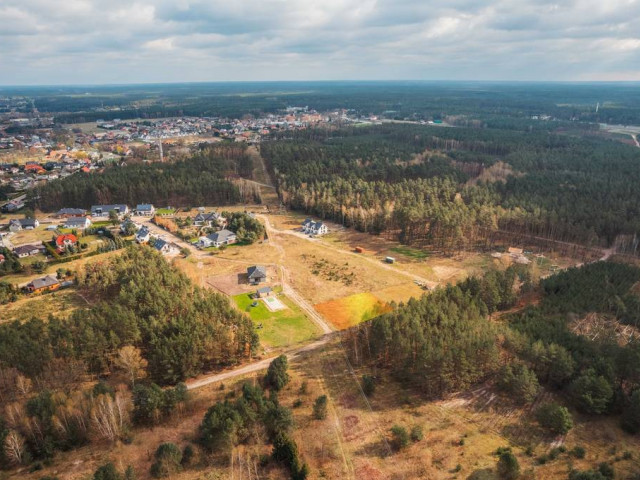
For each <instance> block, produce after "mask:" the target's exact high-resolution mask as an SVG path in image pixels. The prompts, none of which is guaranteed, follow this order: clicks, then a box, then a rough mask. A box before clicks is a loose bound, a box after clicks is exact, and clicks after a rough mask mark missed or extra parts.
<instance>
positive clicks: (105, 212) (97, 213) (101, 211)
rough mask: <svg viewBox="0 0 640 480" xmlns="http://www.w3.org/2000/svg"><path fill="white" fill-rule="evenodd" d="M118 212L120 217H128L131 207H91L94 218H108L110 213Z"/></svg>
mask: <svg viewBox="0 0 640 480" xmlns="http://www.w3.org/2000/svg"><path fill="white" fill-rule="evenodd" d="M112 211H113V212H116V213H117V214H118V216H119V217H120V216H122V215H127V214H128V213H129V207H127V206H126V205H93V206H92V207H91V216H92V217H108V216H109V213H110V212H112Z"/></svg>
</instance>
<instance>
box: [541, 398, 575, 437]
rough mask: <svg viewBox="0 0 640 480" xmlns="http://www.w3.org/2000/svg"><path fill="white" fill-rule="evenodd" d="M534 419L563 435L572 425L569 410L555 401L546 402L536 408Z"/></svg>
mask: <svg viewBox="0 0 640 480" xmlns="http://www.w3.org/2000/svg"><path fill="white" fill-rule="evenodd" d="M536 420H538V423H539V424H540V425H541V426H543V427H544V428H547V429H548V430H550V431H552V432H554V433H557V434H561V435H564V434H566V433H567V432H568V431H569V430H571V428H572V427H573V419H572V418H571V414H570V413H569V410H567V409H566V408H565V407H563V406H560V405H558V404H557V403H547V404H545V405H542V406H541V407H539V408H538V409H537V410H536Z"/></svg>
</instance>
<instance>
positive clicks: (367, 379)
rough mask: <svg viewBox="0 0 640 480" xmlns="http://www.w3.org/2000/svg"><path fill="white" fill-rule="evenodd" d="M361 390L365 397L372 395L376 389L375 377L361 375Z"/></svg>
mask: <svg viewBox="0 0 640 480" xmlns="http://www.w3.org/2000/svg"><path fill="white" fill-rule="evenodd" d="M362 391H363V392H364V394H365V395H366V396H367V397H370V396H372V395H373V394H374V393H375V391H376V383H375V379H374V378H373V377H372V376H371V375H363V376H362Z"/></svg>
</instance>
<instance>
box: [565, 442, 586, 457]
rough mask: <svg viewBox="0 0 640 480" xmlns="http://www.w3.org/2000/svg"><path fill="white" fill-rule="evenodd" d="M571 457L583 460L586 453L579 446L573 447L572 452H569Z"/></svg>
mask: <svg viewBox="0 0 640 480" xmlns="http://www.w3.org/2000/svg"><path fill="white" fill-rule="evenodd" d="M569 453H571V455H573V456H574V457H576V458H584V456H585V455H586V454H587V451H586V450H585V449H584V447H581V446H580V445H578V446H575V447H573V450H571V452H569Z"/></svg>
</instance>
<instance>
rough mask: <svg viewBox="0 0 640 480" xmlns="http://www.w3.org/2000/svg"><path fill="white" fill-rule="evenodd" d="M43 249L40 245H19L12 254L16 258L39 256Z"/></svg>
mask: <svg viewBox="0 0 640 480" xmlns="http://www.w3.org/2000/svg"><path fill="white" fill-rule="evenodd" d="M42 249H43V246H42V245H19V246H17V247H15V248H14V249H13V253H14V254H15V255H16V256H17V257H18V258H25V257H30V256H31V255H37V254H39V253H40V252H41V251H42Z"/></svg>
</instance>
